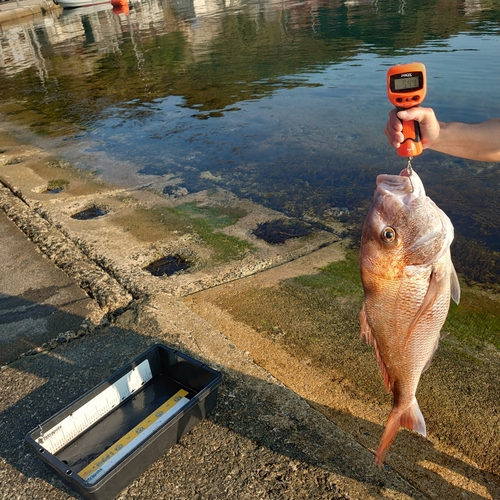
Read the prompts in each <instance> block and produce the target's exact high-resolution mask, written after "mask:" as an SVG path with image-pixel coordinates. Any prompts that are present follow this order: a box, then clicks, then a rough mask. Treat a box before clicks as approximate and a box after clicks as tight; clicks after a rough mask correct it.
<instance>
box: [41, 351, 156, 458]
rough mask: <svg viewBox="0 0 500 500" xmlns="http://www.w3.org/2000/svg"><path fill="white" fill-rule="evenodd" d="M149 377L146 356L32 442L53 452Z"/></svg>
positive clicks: (151, 376)
mask: <svg viewBox="0 0 500 500" xmlns="http://www.w3.org/2000/svg"><path fill="white" fill-rule="evenodd" d="M152 378H153V374H152V373H151V367H150V366H149V361H148V360H147V359H146V360H145V361H143V362H142V363H141V364H139V365H137V366H136V367H135V368H133V369H132V370H131V371H130V372H128V373H127V374H126V375H124V376H123V377H122V378H120V379H119V380H117V381H116V382H115V383H114V384H112V385H110V386H109V387H107V388H106V389H105V390H104V391H102V392H101V393H100V394H98V395H97V396H96V397H95V398H93V399H91V400H90V401H88V402H87V403H85V404H84V405H83V406H82V407H80V408H78V410H75V411H74V412H73V413H72V414H71V415H68V416H67V417H66V418H65V419H63V420H61V422H59V423H58V424H57V425H55V426H54V427H52V428H51V429H49V430H47V431H45V432H43V433H42V434H41V436H40V437H39V438H37V439H36V442H37V443H38V444H40V445H41V446H43V447H44V448H45V449H46V450H47V451H49V452H50V453H52V454H54V453H57V452H58V451H59V450H61V449H62V448H64V447H65V446H66V445H67V444H68V443H70V442H71V441H72V440H73V439H74V438H76V437H77V436H78V435H80V434H81V433H82V432H84V431H85V430H86V429H88V428H89V427H90V426H92V425H93V424H94V423H95V422H97V421H98V420H99V419H101V418H102V417H104V416H105V415H107V414H108V413H110V412H111V411H112V410H113V408H116V407H117V406H118V405H119V404H120V403H121V402H122V401H124V400H125V399H127V398H128V397H129V396H131V395H132V394H134V392H137V391H138V390H139V389H140V388H141V387H142V386H143V385H144V384H145V383H146V382H149V381H150V380H151V379H152Z"/></svg>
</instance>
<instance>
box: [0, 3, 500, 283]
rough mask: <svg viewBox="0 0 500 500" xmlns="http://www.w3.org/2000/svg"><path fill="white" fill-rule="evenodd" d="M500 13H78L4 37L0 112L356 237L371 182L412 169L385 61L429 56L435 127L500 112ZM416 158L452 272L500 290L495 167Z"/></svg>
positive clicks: (73, 145) (71, 148)
mask: <svg viewBox="0 0 500 500" xmlns="http://www.w3.org/2000/svg"><path fill="white" fill-rule="evenodd" d="M499 21H500V6H499V4H498V3H497V2H494V1H492V0H490V1H475V0H466V1H462V2H456V1H452V0H441V1H431V0H414V1H400V2H395V1H393V0H385V1H384V0H381V1H373V2H371V1H362V0H361V1H352V0H350V1H291V0H285V1H280V2H275V1H240V2H236V1H235V2H224V1H222V0H220V1H217V0H213V1H210V0H206V1H200V0H194V1H190V0H177V1H174V0H145V1H142V2H136V1H133V2H132V3H131V4H130V6H129V12H128V13H126V12H125V13H124V12H121V13H120V12H119V11H113V9H112V8H111V6H108V5H104V6H99V7H92V8H83V9H75V10H71V11H64V12H63V13H62V14H61V15H58V16H54V17H46V18H44V20H43V21H41V22H35V23H33V22H30V23H27V24H23V25H19V26H16V27H14V28H8V29H5V30H3V31H1V32H0V50H1V52H0V81H1V85H2V92H1V96H0V111H3V115H4V116H6V117H7V118H8V119H10V120H13V121H17V122H18V123H22V124H23V125H25V124H28V125H29V126H30V127H31V128H32V129H33V130H34V131H35V132H36V133H37V134H38V137H39V138H40V140H41V141H44V142H46V143H50V144H51V146H52V147H56V146H57V148H58V151H59V153H60V154H61V155H64V156H66V157H67V158H68V159H70V160H71V161H72V162H73V163H74V164H75V165H77V166H78V167H80V168H84V169H90V170H93V171H96V170H97V171H98V172H99V174H100V175H101V176H102V177H103V178H104V179H107V180H111V181H113V182H116V183H119V184H123V185H126V186H137V185H148V184H149V185H151V186H152V188H154V189H156V190H158V191H159V192H163V193H164V194H165V196H168V195H169V194H170V193H172V192H194V191H198V190H201V189H211V188H215V187H222V188H225V189H229V190H231V191H232V192H234V193H236V194H237V195H238V196H242V197H249V198H251V199H253V200H255V201H257V202H259V203H262V204H265V205H266V206H269V207H272V208H274V209H277V210H280V211H282V212H284V213H287V214H289V215H293V216H295V217H297V218H299V219H305V218H309V219H310V218H314V219H316V220H321V221H324V222H325V223H328V221H329V220H332V219H335V218H341V220H343V221H345V222H348V223H351V225H352V227H353V231H354V232H356V231H359V224H360V221H361V220H362V218H363V217H364V214H365V213H366V208H367V205H368V203H369V201H370V198H371V195H372V192H373V187H374V181H375V176H376V175H377V174H379V173H383V172H387V173H397V172H399V170H400V169H401V168H402V167H403V166H404V160H402V159H401V158H400V157H398V156H397V154H396V152H395V151H394V150H393V149H392V148H391V147H389V146H388V144H387V141H386V139H385V136H384V135H383V128H384V126H385V122H386V118H387V114H388V112H389V110H390V104H389V101H388V100H387V97H386V88H385V73H386V71H387V69H388V68H389V67H390V66H392V65H394V64H397V63H402V62H411V61H421V62H423V63H424V64H425V65H426V67H427V72H428V78H429V89H428V94H427V98H426V104H427V105H429V106H432V107H433V108H434V109H435V110H436V112H437V114H438V116H439V118H440V119H442V120H445V121H448V120H461V121H467V122H476V121H481V120H485V119H488V118H492V117H497V116H500V86H499V85H498V76H499V75H500V57H499V54H500V36H499V35H500V24H499ZM28 112H29V114H28ZM27 117H28V118H27ZM414 167H415V169H416V170H417V171H418V172H419V175H420V176H421V178H422V179H423V181H424V183H425V185H426V188H427V191H428V194H429V195H430V196H431V197H432V198H433V199H434V200H435V201H436V202H437V203H438V205H440V206H441V207H442V208H443V209H444V210H445V211H446V212H447V213H448V215H449V216H450V218H451V219H452V221H453V223H454V225H455V227H456V232H457V243H456V244H455V246H456V247H457V246H458V247H459V248H457V249H455V250H454V254H455V255H456V260H457V261H458V262H457V268H458V270H459V271H461V272H463V273H465V274H466V275H467V276H468V277H469V278H473V279H475V280H478V281H487V282H490V283H499V282H500V273H499V271H498V269H500V225H499V224H498V222H497V220H498V214H499V213H500V210H499V208H500V206H499V205H500V202H499V201H498V200H499V197H498V187H499V182H500V171H499V166H498V165H497V164H484V163H479V162H471V161H466V160H461V159H457V158H453V157H450V156H445V155H441V154H438V153H434V152H430V151H425V152H424V153H423V154H422V155H421V156H420V157H418V158H416V159H415V161H414ZM478 200H481V203H479V202H478ZM479 262H480V263H481V264H480V265H479Z"/></svg>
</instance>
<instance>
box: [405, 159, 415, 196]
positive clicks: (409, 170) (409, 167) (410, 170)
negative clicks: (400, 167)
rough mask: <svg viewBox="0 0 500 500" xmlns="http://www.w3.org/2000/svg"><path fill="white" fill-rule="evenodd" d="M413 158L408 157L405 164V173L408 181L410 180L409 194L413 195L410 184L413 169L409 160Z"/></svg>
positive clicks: (411, 183) (411, 184)
mask: <svg viewBox="0 0 500 500" xmlns="http://www.w3.org/2000/svg"><path fill="white" fill-rule="evenodd" d="M412 159H413V156H408V163H407V164H406V173H407V175H408V179H409V180H410V186H411V192H412V193H413V182H411V175H412V174H413V168H412V167H411V160H412Z"/></svg>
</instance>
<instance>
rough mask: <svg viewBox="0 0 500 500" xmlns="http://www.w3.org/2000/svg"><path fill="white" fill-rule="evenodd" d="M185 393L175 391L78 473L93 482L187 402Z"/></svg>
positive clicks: (186, 393) (182, 390) (181, 390)
mask: <svg viewBox="0 0 500 500" xmlns="http://www.w3.org/2000/svg"><path fill="white" fill-rule="evenodd" d="M187 395H188V392H187V391H185V390H184V389H180V390H179V391H177V392H176V393H175V394H174V395H173V396H172V397H171V398H170V399H168V400H167V401H165V402H164V403H163V404H162V405H161V406H159V407H158V408H157V409H156V410H155V411H154V412H152V413H151V414H150V415H148V416H147V417H146V418H145V419H144V420H142V421H141V422H139V423H138V424H137V425H136V426H135V427H134V428H133V429H131V430H130V431H129V432H127V433H126V434H125V435H124V436H122V437H121V438H120V439H119V440H118V441H116V442H115V443H114V444H113V445H111V446H110V447H109V448H108V449H107V450H105V451H104V452H103V453H101V454H100V455H99V456H98V457H97V458H96V459H95V460H93V461H92V462H91V463H90V464H89V465H87V466H86V467H85V468H84V469H82V470H81V471H80V472H79V473H78V475H79V476H80V477H82V478H83V479H84V480H85V481H87V482H88V483H95V482H96V481H97V480H98V479H99V478H100V477H102V476H103V475H104V474H105V473H106V472H108V471H109V470H111V469H112V468H113V467H114V466H115V465H116V464H117V463H118V462H120V461H121V460H122V459H123V458H124V456H125V455H126V454H127V453H129V451H130V450H131V449H133V448H134V447H136V446H138V445H139V444H141V443H142V442H144V441H145V440H146V439H147V438H148V437H149V436H150V435H151V434H153V432H155V431H156V430H157V429H158V428H160V427H161V426H162V425H163V424H164V423H165V422H166V421H167V420H168V419H169V418H170V417H171V416H172V415H173V414H174V413H176V412H177V411H178V410H180V409H181V408H182V407H183V406H185V405H186V404H187V403H189V399H187V398H186V396H187Z"/></svg>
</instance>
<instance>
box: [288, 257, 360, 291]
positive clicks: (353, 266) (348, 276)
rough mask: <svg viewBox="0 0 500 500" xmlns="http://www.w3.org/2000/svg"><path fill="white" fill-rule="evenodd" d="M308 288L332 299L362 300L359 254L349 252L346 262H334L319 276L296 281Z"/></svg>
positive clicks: (310, 276)
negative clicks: (351, 298)
mask: <svg viewBox="0 0 500 500" xmlns="http://www.w3.org/2000/svg"><path fill="white" fill-rule="evenodd" d="M294 281H295V282H296V283H298V284H301V285H303V286H305V287H307V288H311V289H314V290H318V291H321V292H323V293H326V294H327V295H328V296H330V297H343V296H354V297H356V298H361V297H362V295H363V289H362V287H361V279H360V275H359V263H358V253H357V252H354V251H349V252H348V253H347V254H346V258H345V260H341V261H337V262H332V263H331V264H328V265H327V266H325V267H323V268H321V269H320V272H319V273H318V274H313V275H307V276H299V277H297V278H295V280H294Z"/></svg>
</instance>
